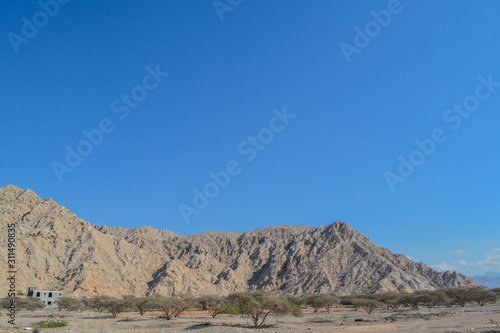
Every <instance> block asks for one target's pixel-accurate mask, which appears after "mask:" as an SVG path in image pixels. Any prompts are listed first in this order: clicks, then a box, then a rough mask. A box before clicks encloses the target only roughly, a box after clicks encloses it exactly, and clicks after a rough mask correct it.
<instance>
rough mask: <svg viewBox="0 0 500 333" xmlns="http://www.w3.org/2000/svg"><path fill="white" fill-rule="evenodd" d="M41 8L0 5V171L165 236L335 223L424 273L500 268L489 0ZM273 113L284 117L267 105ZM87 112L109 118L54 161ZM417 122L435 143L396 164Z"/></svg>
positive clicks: (74, 139)
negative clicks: (203, 196) (216, 178)
mask: <svg viewBox="0 0 500 333" xmlns="http://www.w3.org/2000/svg"><path fill="white" fill-rule="evenodd" d="M54 1H55V0H42V1H41V2H40V3H42V4H47V3H52V4H53V3H56V2H54ZM40 3H39V2H37V1H14V0H8V1H2V2H1V3H0V18H1V19H0V27H1V32H2V34H1V36H2V42H1V43H0V48H1V55H2V65H1V68H2V80H0V91H2V98H1V100H0V109H1V115H2V121H1V122H0V137H1V139H2V141H1V142H2V149H1V150H0V160H1V161H2V163H1V164H0V186H5V185H8V184H13V185H16V186H18V187H21V188H30V189H32V190H33V191H35V192H36V193H37V194H38V195H40V196H41V197H42V198H46V197H51V198H53V199H54V200H55V201H57V202H58V203H59V204H61V205H63V206H65V207H67V208H68V209H70V210H71V211H72V212H74V213H75V214H77V215H78V216H79V217H80V218H82V219H85V220H87V221H90V222H91V223H93V224H97V225H107V226H121V227H138V226H144V225H150V226H153V227H156V228H158V229H168V230H171V231H173V232H175V233H178V234H183V235H185V234H193V233H198V232H203V231H208V230H214V229H216V230H225V231H238V232H242V231H248V230H251V229H255V228H259V227H264V226H271V225H282V224H305V225H310V226H319V225H325V224H330V223H332V222H334V221H337V220H341V221H345V222H347V223H349V224H350V225H351V226H352V227H353V228H354V229H356V230H357V231H360V232H361V233H363V234H364V235H366V236H367V237H369V238H370V239H371V240H372V241H374V242H375V243H376V244H377V245H379V246H384V247H387V248H389V249H390V250H391V251H393V252H396V253H404V254H406V255H408V256H409V257H411V258H412V259H415V260H417V261H423V262H425V263H426V264H428V265H431V266H433V267H435V268H438V269H442V270H443V269H444V270H446V269H452V270H458V271H460V272H463V273H466V274H471V275H472V274H479V273H484V272H486V271H500V250H499V248H500V244H499V241H498V235H499V234H500V223H499V208H498V207H500V205H499V201H500V197H499V195H500V177H499V176H498V164H499V161H500V159H499V157H498V152H499V144H498V143H499V142H500V134H499V133H500V131H499V130H498V127H499V124H500V86H499V84H500V48H499V47H498V45H499V38H498V30H499V28H500V22H499V21H498V15H497V13H498V12H499V10H500V3H498V2H496V1H493V0H489V1H481V2H473V1H461V2H456V1H451V0H444V1H439V2H438V1H431V0H419V1H409V0H401V1H399V2H398V1H395V0H390V1H378V0H377V1H356V2H354V1H350V2H349V1H326V0H324V1H316V2H314V3H308V2H299V1H284V0H279V1H272V2H264V1H245V0H243V1H236V0H233V1H228V0H221V1H219V2H218V3H217V2H216V4H218V7H217V8H216V6H214V3H213V2H212V1H190V2H186V1H153V0H144V1H130V0H122V1H107V2H105V3H103V2H102V1H96V0H89V1H78V0H72V1H67V0H65V1H62V0H61V1H60V2H59V3H57V4H58V5H57V6H58V7H59V8H58V9H57V13H55V9H54V8H55V7H54V6H53V7H51V8H52V9H50V8H49V7H47V8H49V11H50V10H52V14H53V17H51V16H50V15H46V18H47V19H46V22H45V21H43V19H44V16H43V13H42V14H37V13H39V12H40V11H43V8H42V5H41V4H40ZM220 3H222V4H223V5H220ZM231 3H232V4H233V5H230V4H231ZM221 6H222V7H221ZM221 8H226V11H224V12H222V9H221ZM228 8H229V10H227V9H228ZM218 10H219V13H218ZM372 11H374V12H375V13H376V14H373V13H372ZM381 11H383V12H381ZM391 11H392V13H391ZM384 13H390V21H389V20H388V19H387V16H384ZM374 15H375V16H377V17H379V19H380V20H382V21H380V22H382V23H383V24H382V23H370V22H376V21H375V18H374V17H375V16H374ZM33 16H35V17H33ZM221 16H222V18H223V20H221ZM23 18H26V19H25V20H23ZM384 19H385V21H384ZM34 20H35V21H36V20H41V21H38V24H39V27H36V26H35V28H37V30H38V31H37V32H36V34H34V33H33V31H31V32H32V35H33V34H34V36H31V35H29V34H28V35H29V38H28V37H26V36H24V35H23V26H24V25H26V21H28V22H29V24H34ZM367 26H368V29H375V30H368V31H366V28H367ZM377 26H378V30H377ZM357 28H359V30H361V31H362V32H363V35H365V36H364V39H363V36H361V37H360V36H357V39H356V35H357V34H358V33H357V32H356V31H359V30H357ZM24 32H25V33H26V32H30V31H29V27H25V28H24ZM370 36H371V37H370ZM368 38H369V43H368V42H367V39H368ZM20 41H22V42H20ZM356 42H357V44H356ZM342 43H345V44H342ZM346 44H349V45H350V46H349V47H350V49H351V50H353V48H355V47H356V50H357V51H356V52H354V53H352V54H350V55H349V56H348V57H346V56H345V54H344V53H343V51H342V47H341V45H344V46H345V45H346ZM366 44H367V45H366ZM356 45H358V47H357V46H356ZM155 71H156V72H161V73H167V72H168V73H169V74H168V76H166V74H165V75H164V76H160V77H158V78H157V80H155V78H154V77H153V76H154V75H153V76H152V75H151V73H152V72H155ZM148 75H149V77H147V76H148ZM157 75H158V74H157ZM162 75H163V74H162ZM485 80H486V81H488V80H489V81H490V84H486V85H485V84H484V82H485ZM144 82H145V83H144ZM496 82H499V83H496ZM145 86H148V87H150V88H151V89H146V88H144V87H145ZM152 86H154V88H152ZM478 87H479V88H478ZM478 89H479V90H478ZM478 91H479V96H481V99H480V98H478V97H477V94H478ZM144 92H145V93H146V94H147V96H144ZM134 94H135V95H134ZM141 94H142V95H141ZM127 95H129V96H131V95H134V96H136V97H141V100H140V101H135V102H134V100H133V99H132V100H131V101H130V99H129V102H128V103H130V104H127V102H125V100H124V99H123V98H127ZM124 96H125V97H124ZM143 97H144V98H143ZM142 98H143V99H142ZM115 101H116V102H115ZM475 101H478V104H477V105H475V104H474V103H475ZM113 103H115V104H114V107H113V106H112V105H113ZM462 103H472V104H469V106H468V107H469V108H470V109H474V111H470V112H469V111H463V109H462V111H461V112H462V113H458V111H457V112H455V111H453V109H454V104H462ZM120 107H121V109H118V108H120ZM284 108H286V112H287V113H288V114H290V115H294V116H295V117H294V118H292V116H290V118H289V119H287V122H288V123H285V122H283V121H282V120H281V122H279V119H278V120H273V118H275V117H277V116H276V114H277V113H276V112H278V113H280V114H282V113H283V110H284ZM125 109H128V111H127V115H126V116H125V111H124V110H125ZM449 109H451V111H447V110H449ZM120 110H121V111H120ZM273 110H274V111H273ZM115 111H116V112H115ZM446 115H447V116H446ZM452 116H454V117H455V118H453V119H454V120H452V118H450V117H452ZM457 116H459V117H460V119H461V120H460V121H461V123H460V126H459V127H458V128H456V129H455V128H454V126H456V125H457V122H458V120H457V118H456V117H457ZM120 117H122V118H123V119H121V118H120ZM447 117H448V118H447ZM102 121H104V122H105V123H106V122H107V125H108V127H107V128H108V129H109V128H111V127H112V129H113V130H112V131H111V132H109V133H103V135H102V138H100V137H99V135H97V136H96V137H95V140H97V141H96V142H98V144H97V145H93V144H92V145H91V149H92V152H91V153H89V154H88V155H87V156H82V157H81V161H79V163H75V165H76V164H78V165H76V166H75V167H71V166H69V165H68V163H66V157H67V147H69V148H70V149H73V150H75V151H76V150H77V147H78V145H79V144H80V145H81V146H80V148H82V147H83V148H82V149H85V148H88V147H87V146H85V145H86V144H85V143H82V141H85V140H87V139H86V137H85V135H84V134H83V133H82V131H84V130H85V131H92V130H94V129H98V128H99V126H100V123H101V122H102ZM273 121H274V124H275V125H276V126H275V128H278V127H279V128H280V129H282V130H280V131H273V130H272V129H271V127H272V126H271V122H273ZM281 125H283V126H281ZM435 129H441V132H442V136H445V137H446V140H444V142H440V143H435V144H434V147H433V148H432V149H431V150H429V151H428V154H425V152H422V153H418V152H417V153H414V154H413V155H412V156H413V158H414V161H417V162H418V164H419V165H418V166H415V167H413V168H414V170H413V171H412V172H409V173H411V174H409V175H407V176H405V177H402V176H401V174H399V173H398V167H399V165H400V163H401V162H400V159H399V156H402V158H403V159H405V160H407V161H408V160H409V159H410V155H411V154H412V153H413V152H414V151H416V150H419V147H418V146H417V144H416V143H415V140H420V141H421V142H427V143H428V141H426V140H428V139H429V138H431V137H432V133H433V131H434V130H435ZM270 130H271V131H270ZM94 133H95V132H94ZM259 135H260V138H259ZM251 137H256V138H257V139H256V140H259V142H260V143H257V144H255V145H254V146H252V144H251V143H250V142H251V141H252V139H251ZM262 140H264V141H266V143H265V144H262ZM87 141H88V140H87ZM240 145H243V146H242V147H243V148H241V146H240ZM431 146H432V145H431ZM431 146H428V147H431ZM238 147H240V150H239V149H238ZM263 147H264V148H263ZM242 149H247V152H248V149H254V150H255V151H254V152H255V157H254V158H253V159H252V160H251V161H248V160H247V159H248V157H249V156H250V153H247V154H242V153H241V150H242ZM260 149H261V150H260ZM429 149H430V148H429ZM420 150H421V151H422V149H420ZM429 152H430V153H429ZM251 155H252V156H253V155H254V154H253V153H252V154H251ZM419 157H420V158H421V159H422V157H423V161H421V160H418V158H419ZM230 161H235V163H237V165H238V167H239V169H238V170H239V172H237V173H236V172H235V174H234V175H230V181H229V184H227V186H225V187H224V188H220V186H219V188H218V190H217V192H218V193H217V195H214V197H213V198H207V200H201V201H202V204H199V205H198V208H196V207H195V205H194V204H193V199H194V196H195V194H194V192H193V189H194V188H196V189H198V190H200V192H202V193H203V191H204V188H205V186H206V185H207V184H209V183H211V182H213V180H212V178H211V177H210V175H209V173H210V172H215V173H217V172H220V171H221V170H226V168H227V164H228V162H230ZM54 163H56V164H57V163H59V164H57V165H59V166H60V165H65V166H66V167H67V168H69V169H71V172H63V173H62V174H61V172H59V176H58V174H57V172H55V171H54V165H55V164H54ZM233 166H234V165H233ZM65 170H66V171H67V170H68V169H65ZM387 172H390V173H391V174H392V175H393V176H398V177H401V178H398V179H399V181H395V182H393V183H392V185H390V184H389V183H388V182H387V181H386V177H387ZM391 179H393V180H394V179H395V178H391ZM402 179H404V182H401V181H400V180H402ZM223 185H225V184H223ZM209 187H210V186H209ZM212 189H213V188H212ZM214 193H215V192H214ZM206 201H208V204H207V202H206ZM182 204H184V205H186V206H185V207H187V206H189V207H191V209H192V210H190V212H191V213H193V212H194V211H196V213H193V214H188V215H189V217H188V218H186V213H185V214H184V216H183V214H182V213H181V211H180V209H179V205H182ZM458 250H460V251H458Z"/></svg>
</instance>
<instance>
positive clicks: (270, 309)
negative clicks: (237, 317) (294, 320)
mask: <svg viewBox="0 0 500 333" xmlns="http://www.w3.org/2000/svg"><path fill="white" fill-rule="evenodd" d="M228 302H229V303H230V304H231V305H233V306H234V307H235V308H237V309H238V310H239V312H240V313H241V314H243V315H247V316H249V317H250V318H251V319H252V321H253V324H254V326H255V327H261V326H262V325H264V322H265V321H266V319H267V318H268V316H269V315H271V314H274V315H275V316H285V315H292V316H295V317H300V316H301V315H302V309H300V308H299V307H298V306H297V305H295V304H292V303H290V301H288V300H287V299H286V297H283V296H272V295H269V294H268V293H265V292H262V291H259V292H251V293H250V292H240V293H234V294H231V295H229V296H228Z"/></svg>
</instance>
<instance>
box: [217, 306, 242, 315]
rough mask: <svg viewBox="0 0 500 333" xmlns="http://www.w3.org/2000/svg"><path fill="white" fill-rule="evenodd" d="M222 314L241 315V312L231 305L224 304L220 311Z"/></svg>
mask: <svg viewBox="0 0 500 333" xmlns="http://www.w3.org/2000/svg"><path fill="white" fill-rule="evenodd" d="M220 313H222V314H229V315H240V314H241V313H240V312H239V311H238V309H237V308H235V307H233V306H231V305H224V306H223V307H222V309H221V311H220Z"/></svg>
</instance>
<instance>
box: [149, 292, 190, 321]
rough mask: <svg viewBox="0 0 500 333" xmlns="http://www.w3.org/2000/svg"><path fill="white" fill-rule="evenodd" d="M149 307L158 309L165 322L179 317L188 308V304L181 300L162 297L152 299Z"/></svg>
mask: <svg viewBox="0 0 500 333" xmlns="http://www.w3.org/2000/svg"><path fill="white" fill-rule="evenodd" d="M151 306H152V307H153V308H157V309H160V310H161V312H163V315H164V316H165V319H166V320H171V319H172V318H173V317H179V316H180V315H181V313H182V312H184V311H186V310H187V309H188V308H189V304H188V303H187V302H186V301H184V300H183V299H181V298H178V297H164V296H160V297H155V298H153V300H152V303H151Z"/></svg>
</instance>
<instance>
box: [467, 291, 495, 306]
mask: <svg viewBox="0 0 500 333" xmlns="http://www.w3.org/2000/svg"><path fill="white" fill-rule="evenodd" d="M473 289H474V294H473V296H472V301H473V302H476V303H477V304H479V305H480V306H484V305H485V304H487V303H493V302H495V301H496V300H497V299H498V295H497V294H496V293H495V292H493V291H491V290H487V289H485V288H483V287H473Z"/></svg>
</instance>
